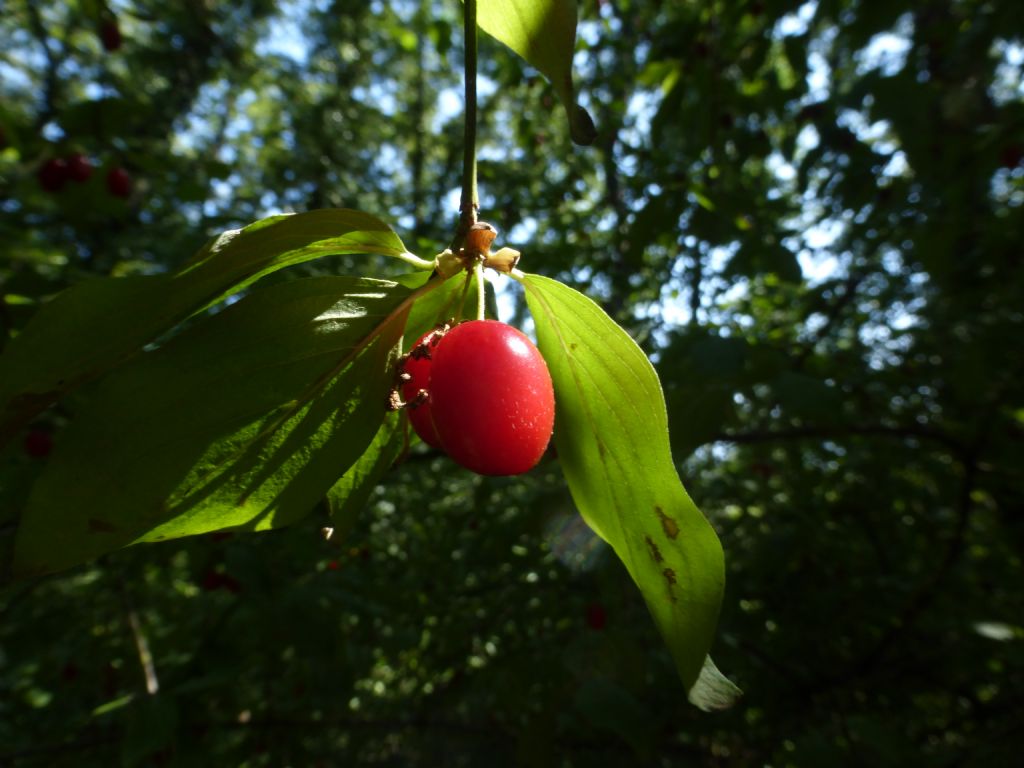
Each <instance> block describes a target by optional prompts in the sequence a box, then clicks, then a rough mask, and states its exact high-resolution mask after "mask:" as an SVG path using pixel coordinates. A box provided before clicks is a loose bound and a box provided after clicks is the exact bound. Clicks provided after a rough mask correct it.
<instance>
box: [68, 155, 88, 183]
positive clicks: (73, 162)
mask: <svg viewBox="0 0 1024 768" xmlns="http://www.w3.org/2000/svg"><path fill="white" fill-rule="evenodd" d="M67 163H68V176H69V177H71V179H72V180H74V181H88V180H89V177H90V176H92V163H90V162H89V158H88V157H86V156H85V155H83V154H82V153H81V152H76V153H75V154H73V155H72V156H71V157H69V158H68V160H67Z"/></svg>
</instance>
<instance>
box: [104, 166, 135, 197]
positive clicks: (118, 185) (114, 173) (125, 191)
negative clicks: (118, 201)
mask: <svg viewBox="0 0 1024 768" xmlns="http://www.w3.org/2000/svg"><path fill="white" fill-rule="evenodd" d="M107 189H108V190H109V191H110V194H112V195H113V196H114V197H128V196H130V195H131V193H132V177H131V176H129V175H128V171H126V170H125V169H124V168H120V167H119V168H111V169H110V171H109V172H108V173H107Z"/></svg>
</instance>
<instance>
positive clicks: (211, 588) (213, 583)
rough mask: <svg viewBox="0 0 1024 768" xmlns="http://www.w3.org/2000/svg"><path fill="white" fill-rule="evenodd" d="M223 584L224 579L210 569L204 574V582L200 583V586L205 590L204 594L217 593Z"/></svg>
mask: <svg viewBox="0 0 1024 768" xmlns="http://www.w3.org/2000/svg"><path fill="white" fill-rule="evenodd" d="M223 583H224V582H223V577H222V576H221V575H220V574H219V573H217V572H216V571H215V570H213V569H212V568H210V569H208V570H207V571H206V572H205V573H204V574H203V580H202V581H201V582H200V583H199V586H201V587H202V588H203V591H204V592H216V591H217V590H218V589H220V588H221V586H222V585H223Z"/></svg>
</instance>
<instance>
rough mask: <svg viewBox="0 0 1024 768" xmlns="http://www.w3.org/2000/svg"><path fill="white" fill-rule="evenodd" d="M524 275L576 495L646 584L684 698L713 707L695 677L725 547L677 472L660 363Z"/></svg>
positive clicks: (709, 634)
mask: <svg viewBox="0 0 1024 768" xmlns="http://www.w3.org/2000/svg"><path fill="white" fill-rule="evenodd" d="M522 281H523V283H524V285H525V287H526V301H527V304H528V305H529V307H530V312H531V313H532V315H533V318H534V321H535V323H536V326H537V338H538V342H539V346H540V350H541V353H542V354H543V355H544V359H545V360H546V361H547V364H548V367H549V368H550V370H551V377H552V380H553V382H554V385H555V402H556V405H557V413H556V417H555V443H556V446H557V448H558V457H559V461H560V462H561V464H562V471H563V472H564V474H565V477H566V481H567V482H568V484H569V490H570V492H571V493H572V496H573V499H574V500H575V502H576V505H577V507H578V508H579V510H580V513H581V514H582V515H583V519H584V520H586V522H587V524H588V525H589V526H590V527H591V528H593V529H594V531H595V532H596V533H597V534H598V535H599V536H601V538H603V539H604V540H605V541H607V542H608V543H609V544H610V545H611V547H612V549H614V550H615V553H616V554H617V555H618V556H619V559H620V560H622V562H623V564H624V565H625V566H626V569H627V570H628V571H629V574H630V576H631V577H632V578H633V581H635V582H636V584H637V586H638V587H639V588H640V591H641V592H642V593H643V596H644V600H646V602H647V606H648V608H649V609H650V611H651V614H652V615H653V617H654V620H655V623H656V624H657V626H658V629H659V630H660V631H661V634H662V636H663V637H664V639H665V641H666V643H667V644H668V647H669V650H670V651H671V653H672V656H673V658H674V660H675V663H676V668H677V670H678V672H679V676H680V678H681V679H682V681H683V684H684V685H685V686H686V688H687V690H689V691H690V697H691V701H692V702H693V703H694V704H696V705H697V706H698V707H701V708H705V709H707V708H712V707H714V706H715V702H712V701H709V700H708V699H707V698H706V697H705V696H704V695H703V692H704V688H702V687H699V686H696V685H695V684H696V683H697V681H698V678H699V677H700V674H701V669H702V667H703V666H704V664H705V658H706V657H707V654H708V650H709V649H710V647H711V643H712V640H713V638H714V634H715V626H716V624H717V622H718V611H719V608H720V606H721V602H722V590H723V588H724V586H725V567H724V561H723V556H722V547H721V544H719V541H718V537H717V536H716V534H715V531H714V529H713V528H712V527H711V525H710V524H709V523H708V521H707V520H706V519H705V518H704V516H703V515H702V514H701V513H700V511H699V510H698V509H697V507H696V506H695V505H694V503H693V501H691V499H690V497H689V496H688V495H687V493H686V490H685V489H684V488H683V485H682V483H681V482H680V480H679V476H678V474H677V473H676V469H675V465H674V464H673V462H672V455H671V452H670V449H669V436H668V419H667V416H666V413H665V401H664V398H663V396H662V392H661V385H660V384H659V382H658V377H657V374H656V373H655V371H654V368H653V367H652V366H651V363H650V361H649V360H648V359H647V357H646V355H644V353H643V351H642V350H641V349H640V348H639V347H638V346H637V345H636V343H635V342H634V341H633V340H632V339H631V338H630V337H629V336H628V335H627V334H626V333H625V331H623V330H622V329H621V328H620V327H619V326H618V325H616V324H615V323H614V322H613V321H612V320H611V318H609V317H608V315H606V314H605V313H604V312H603V311H602V310H601V308H600V307H598V306H597V305H596V304H595V303H594V302H592V301H591V300H590V299H588V298H587V297H585V296H583V295H582V294H580V293H578V292H577V291H574V290H573V289H571V288H569V287H567V286H565V285H562V284H561V283H559V282H557V281H555V280H551V279H549V278H545V277H540V276H538V275H526V276H524V277H523V280H522Z"/></svg>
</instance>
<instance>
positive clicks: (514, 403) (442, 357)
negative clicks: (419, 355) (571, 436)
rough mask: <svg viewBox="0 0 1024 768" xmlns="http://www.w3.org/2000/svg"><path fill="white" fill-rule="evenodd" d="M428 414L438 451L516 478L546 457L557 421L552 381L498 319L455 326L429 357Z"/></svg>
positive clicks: (528, 347) (531, 350)
mask: <svg viewBox="0 0 1024 768" xmlns="http://www.w3.org/2000/svg"><path fill="white" fill-rule="evenodd" d="M428 391H429V392H430V408H431V416H432V418H433V421H434V428H435V429H436V430H437V436H438V438H439V439H440V441H441V446H442V447H443V448H444V450H445V451H446V452H447V453H448V455H449V456H451V457H452V458H453V459H454V460H455V461H456V462H458V463H459V464H461V465H462V466H464V467H466V468H467V469H470V470H472V471H474V472H478V473H479V474H481V475H518V474H522V473H523V472H526V471H528V470H530V469H532V468H533V467H534V466H535V465H536V464H537V462H538V461H540V457H541V456H542V455H543V454H544V451H545V449H546V448H547V446H548V442H549V441H550V439H551V430H552V427H553V426H554V422H555V395H554V389H553V387H552V385H551V375H550V374H549V373H548V367H547V365H546V364H545V362H544V358H543V357H541V354H540V351H539V350H538V349H537V347H535V346H534V345H533V342H531V341H530V340H529V339H528V338H527V337H526V336H525V335H524V334H523V333H522V332H520V331H518V330H516V329H515V328H513V327H512V326H510V325H506V324H505V323H500V322H498V321H497V320H472V321H469V322H466V323H462V324H461V325H457V326H455V328H453V329H452V330H450V331H449V332H448V333H447V334H446V335H445V336H444V338H442V339H441V340H440V341H439V342H438V344H437V346H436V348H435V349H434V350H433V352H432V360H431V365H430V371H429V385H428Z"/></svg>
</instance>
